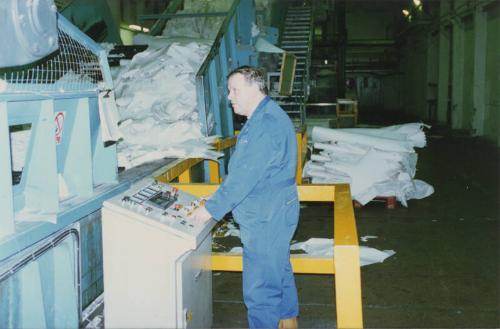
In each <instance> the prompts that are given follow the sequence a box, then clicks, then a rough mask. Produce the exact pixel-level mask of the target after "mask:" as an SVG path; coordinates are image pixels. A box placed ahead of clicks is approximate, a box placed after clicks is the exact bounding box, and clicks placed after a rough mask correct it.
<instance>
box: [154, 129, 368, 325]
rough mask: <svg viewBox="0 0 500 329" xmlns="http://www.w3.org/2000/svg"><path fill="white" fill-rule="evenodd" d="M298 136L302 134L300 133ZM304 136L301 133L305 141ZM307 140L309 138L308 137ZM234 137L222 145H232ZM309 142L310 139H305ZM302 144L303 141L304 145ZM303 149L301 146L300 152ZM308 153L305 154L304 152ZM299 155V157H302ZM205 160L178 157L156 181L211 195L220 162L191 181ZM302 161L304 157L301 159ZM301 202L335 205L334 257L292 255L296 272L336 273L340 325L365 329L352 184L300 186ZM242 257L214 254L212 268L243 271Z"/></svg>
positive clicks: (198, 194) (214, 269) (197, 193)
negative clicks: (204, 177) (202, 179)
mask: <svg viewBox="0 0 500 329" xmlns="http://www.w3.org/2000/svg"><path fill="white" fill-rule="evenodd" d="M298 137H299V136H298ZM302 137H303V135H301V136H300V138H301V141H302ZM306 140H307V137H306ZM234 142H235V140H234V139H233V141H231V142H227V141H226V142H224V143H225V144H224V145H222V143H221V144H220V145H219V146H221V145H222V146H225V147H227V146H232V145H234ZM306 143H307V141H306ZM302 145H303V144H302ZM301 151H302V150H301V149H300V146H299V152H301ZM304 154H305V153H304ZM299 158H300V157H299ZM201 161H202V159H187V160H179V162H178V163H174V164H171V165H170V168H168V170H166V171H165V172H163V173H162V174H160V175H158V176H157V177H156V179H157V180H159V181H162V182H165V183H170V184H172V183H171V180H172V179H174V178H176V177H178V178H179V184H172V185H173V186H176V187H178V188H179V189H181V190H183V191H185V192H187V193H190V194H193V195H196V196H198V197H201V196H207V195H211V194H212V193H214V192H215V190H216V189H217V188H218V187H219V185H218V184H219V183H220V177H219V167H218V162H216V161H211V162H210V163H213V165H211V166H210V165H209V168H210V182H211V183H209V184H205V183H190V178H191V176H190V175H191V174H190V173H189V172H190V169H191V167H192V166H194V165H195V164H197V163H199V162H201ZM299 161H301V160H299ZM297 189H298V194H299V200H300V201H301V202H306V201H307V202H329V203H331V205H332V207H333V221H332V222H333V227H334V241H335V246H334V248H333V249H334V255H335V256H334V258H326V257H312V256H309V255H304V254H300V255H291V258H290V261H291V263H292V267H293V272H294V273H301V274H330V275H333V274H335V296H336V309H337V327H338V328H362V327H363V309H362V303H361V274H360V264H359V244H358V234H357V230H356V220H355V217H354V209H353V205H352V198H351V192H350V189H349V185H347V184H336V185H314V184H299V185H298V186H297ZM242 269H243V260H242V256H241V254H231V253H212V270H213V271H235V272H241V271H242Z"/></svg>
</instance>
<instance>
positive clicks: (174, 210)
mask: <svg viewBox="0 0 500 329" xmlns="http://www.w3.org/2000/svg"><path fill="white" fill-rule="evenodd" d="M203 204H204V200H200V199H198V198H197V197H195V196H193V195H191V194H188V193H185V192H182V191H179V189H177V188H176V187H173V186H171V185H168V184H164V183H161V182H158V181H155V180H152V179H145V180H142V181H139V182H138V183H135V184H133V185H132V186H131V188H130V189H129V190H128V191H125V192H123V193H121V194H118V195H117V196H115V197H113V198H111V199H110V200H108V201H105V202H104V207H106V208H108V209H113V210H114V211H119V212H120V213H122V214H124V215H127V216H129V217H133V218H135V219H138V220H141V221H146V222H148V223H149V224H151V225H155V226H158V227H160V228H162V229H165V230H169V231H170V232H171V233H173V234H175V235H177V236H180V237H184V238H185V239H186V240H192V241H193V242H195V246H194V248H195V247H196V246H197V241H201V238H203V237H204V236H205V235H206V233H208V232H207V231H209V230H210V229H211V228H212V227H213V225H214V224H215V221H213V220H210V221H208V222H206V223H199V222H194V221H191V220H190V219H188V215H189V214H191V212H192V211H194V210H195V209H196V208H198V207H200V206H201V205H203Z"/></svg>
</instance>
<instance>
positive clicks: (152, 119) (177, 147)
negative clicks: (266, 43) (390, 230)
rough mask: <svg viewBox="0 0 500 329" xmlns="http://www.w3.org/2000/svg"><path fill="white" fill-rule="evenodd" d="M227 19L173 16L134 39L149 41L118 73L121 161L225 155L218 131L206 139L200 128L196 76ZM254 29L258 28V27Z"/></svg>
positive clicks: (213, 8)
mask: <svg viewBox="0 0 500 329" xmlns="http://www.w3.org/2000/svg"><path fill="white" fill-rule="evenodd" d="M231 4H232V2H230V1H225V0H196V1H194V0H186V1H185V2H184V10H183V11H180V12H179V13H200V12H202V13H210V12H227V11H228V10H229V8H230V6H231ZM223 21H224V16H217V17H213V16H208V17H195V18H173V19H170V20H169V21H168V22H167V24H166V26H165V29H164V31H163V32H162V36H159V37H152V36H149V35H143V34H138V35H137V36H136V37H135V38H134V43H135V44H147V45H148V46H149V47H148V49H146V50H145V51H144V52H141V53H139V54H137V55H135V56H134V58H133V59H132V60H131V61H130V62H128V63H127V62H123V64H124V66H123V67H121V68H120V70H119V71H118V72H114V73H113V76H114V78H113V80H114V83H115V96H116V104H117V106H118V110H119V113H120V116H121V124H120V127H119V129H120V132H121V133H122V134H123V141H122V142H120V143H119V144H118V165H119V166H121V167H125V168H130V167H134V166H137V165H139V164H141V163H144V162H147V161H152V160H156V159H160V158H163V157H175V158H187V157H200V158H208V159H216V158H218V157H220V156H222V153H220V152H216V151H214V150H213V149H212V146H211V145H210V143H211V142H213V140H214V138H215V136H213V137H210V138H205V137H204V136H203V134H202V132H201V123H200V118H199V115H198V111H197V98H196V83H195V78H196V73H197V72H198V70H199V68H200V66H201V64H202V63H203V61H204V60H205V57H206V56H207V54H208V52H209V51H210V47H211V45H212V43H213V40H214V39H215V37H216V35H217V33H218V31H219V29H220V26H221V24H222V22H223ZM254 30H255V33H258V29H257V28H256V27H255V26H253V28H252V32H254ZM208 121H209V124H210V123H211V122H212V124H213V120H210V119H209V120H208ZM207 128H208V130H210V127H207Z"/></svg>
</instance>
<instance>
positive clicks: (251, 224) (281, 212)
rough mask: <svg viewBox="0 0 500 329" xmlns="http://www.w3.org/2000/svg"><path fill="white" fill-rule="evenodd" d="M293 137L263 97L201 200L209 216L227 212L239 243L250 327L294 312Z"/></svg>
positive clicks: (273, 323)
mask: <svg viewBox="0 0 500 329" xmlns="http://www.w3.org/2000/svg"><path fill="white" fill-rule="evenodd" d="M296 165H297V141H296V138H295V129H294V127H293V124H292V122H291V120H290V118H289V117H288V115H287V114H286V113H285V112H284V111H283V110H282V109H281V108H280V107H279V105H278V104H276V103H275V102H274V101H273V100H271V99H270V98H269V97H268V96H266V97H265V98H264V99H263V100H262V102H261V103H260V104H259V105H258V107H257V109H256V110H255V111H254V113H253V114H252V115H251V116H250V118H249V119H248V121H247V122H246V123H245V125H244V126H243V128H242V130H241V133H240V134H239V136H238V141H237V143H236V150H235V152H234V153H233V155H232V157H231V160H230V161H229V168H228V169H229V170H228V176H227V177H226V179H225V180H224V182H223V183H222V184H221V186H220V187H219V189H218V190H217V191H216V192H215V193H214V194H213V195H212V197H211V198H210V199H209V200H208V201H207V202H206V204H205V207H206V209H207V210H208V212H209V213H210V214H211V215H212V216H213V218H214V219H216V220H220V219H222V217H223V216H224V215H225V214H226V213H228V212H229V211H232V212H233V216H234V219H235V221H236V222H237V223H238V224H239V225H240V236H241V242H242V244H243V300H244V302H245V305H246V307H247V310H248V323H249V326H250V328H277V326H278V323H279V320H280V319H288V318H293V317H296V316H297V315H298V313H299V309H298V300H297V290H296V288H295V281H294V278H293V272H292V268H291V265H290V241H291V239H292V236H293V234H294V232H295V229H296V227H297V223H298V218H299V201H298V196H297V186H296V184H295V169H296Z"/></svg>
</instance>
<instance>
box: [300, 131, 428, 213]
mask: <svg viewBox="0 0 500 329" xmlns="http://www.w3.org/2000/svg"><path fill="white" fill-rule="evenodd" d="M425 126H426V125H424V124H422V123H410V124H404V125H397V126H391V127H385V128H376V129H374V128H352V129H328V128H323V127H314V128H313V130H312V140H313V143H314V149H315V150H317V151H319V152H318V153H316V152H315V154H313V155H312V156H311V160H310V161H308V162H307V163H306V165H305V167H304V171H303V172H304V177H312V183H329V184H335V183H349V184H350V186H351V193H352V196H353V199H354V200H357V201H358V202H360V203H361V204H366V203H367V202H369V201H370V200H372V199H374V198H375V197H377V196H396V197H397V199H398V200H399V201H400V202H401V203H402V204H403V205H404V206H407V202H406V201H407V200H409V199H421V198H424V197H426V196H428V195H430V194H432V193H433V192H434V189H433V187H432V186H431V185H429V184H427V183H425V182H423V181H421V180H417V179H414V177H415V173H416V165H417V154H416V153H415V151H414V147H424V146H425V145H426V140H425V134H424V132H423V128H424V127H425Z"/></svg>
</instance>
